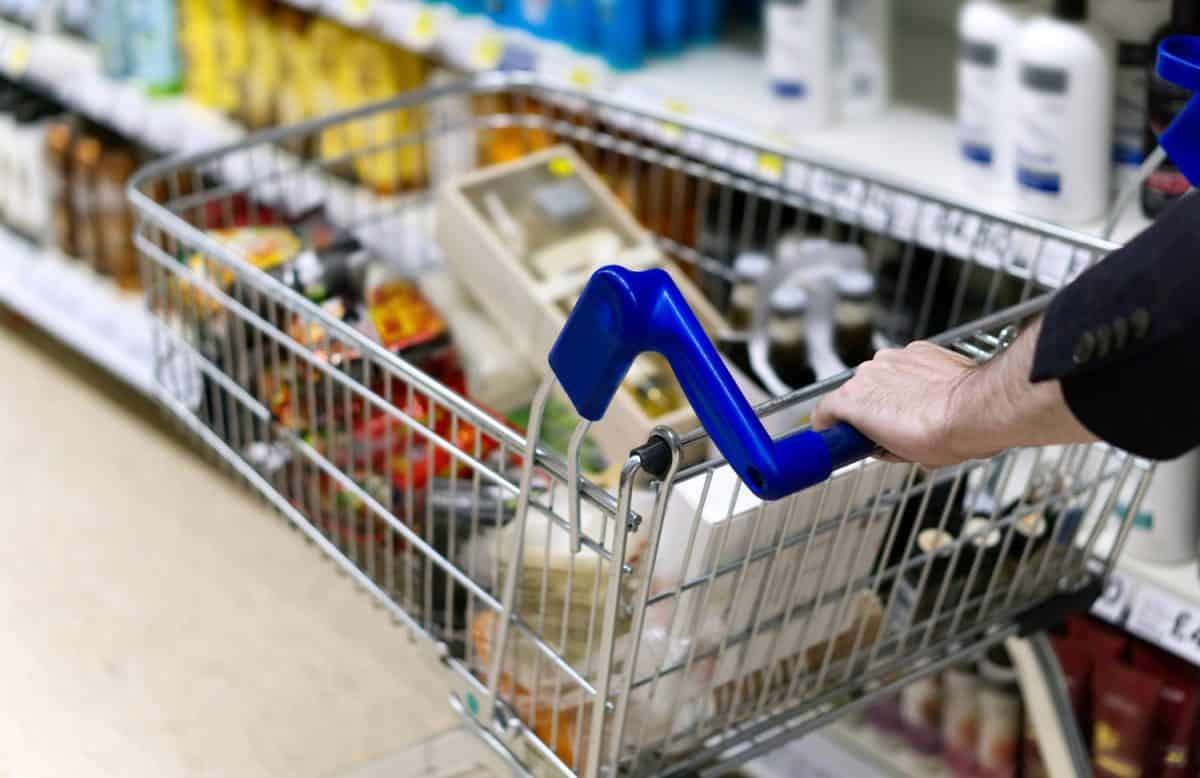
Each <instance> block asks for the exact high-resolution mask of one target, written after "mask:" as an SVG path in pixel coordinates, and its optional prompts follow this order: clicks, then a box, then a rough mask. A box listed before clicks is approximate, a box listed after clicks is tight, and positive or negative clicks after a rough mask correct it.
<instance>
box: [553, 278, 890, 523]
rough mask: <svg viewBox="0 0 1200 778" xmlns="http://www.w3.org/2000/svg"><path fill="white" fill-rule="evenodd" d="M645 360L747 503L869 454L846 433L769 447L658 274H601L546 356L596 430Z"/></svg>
mask: <svg viewBox="0 0 1200 778" xmlns="http://www.w3.org/2000/svg"><path fill="white" fill-rule="evenodd" d="M646 351H654V352H657V353H659V354H662V355H663V356H664V357H665V358H666V360H667V361H668V362H669V363H670V365H671V369H672V370H674V371H675V376H676V378H678V380H679V384H680V386H681V387H682V388H683V393H684V394H685V395H686V396H687V398H688V400H689V401H690V402H691V404H692V408H694V409H695V411H696V415H697V416H698V417H699V418H700V423H701V424H703V425H704V429H705V430H706V431H707V432H708V434H709V436H710V437H711V438H712V439H713V442H715V443H716V445H717V448H718V449H720V451H721V453H722V454H723V455H724V456H725V459H726V460H728V462H729V464H730V465H732V466H733V469H734V470H735V471H736V472H737V474H738V475H739V476H741V478H742V480H743V481H744V482H745V483H746V485H747V486H748V487H749V488H750V490H751V491H752V492H754V494H756V495H758V496H759V497H761V498H763V499H765V500H776V499H780V498H782V497H786V496H788V495H789V494H792V493H793V492H798V491H800V490H801V489H806V488H808V487H809V486H812V485H814V484H818V483H821V482H822V481H824V480H825V479H827V478H828V477H829V475H830V474H831V473H832V472H833V471H834V469H836V468H838V467H841V466H843V465H846V464H849V463H851V462H856V461H858V460H860V459H863V458H864V457H867V456H870V455H871V454H872V453H874V452H875V451H876V449H877V446H876V445H875V444H874V443H873V442H871V441H870V440H868V439H867V438H866V437H865V436H863V435H862V434H861V433H860V432H858V431H857V430H855V429H854V428H853V427H851V426H850V425H848V424H838V425H836V426H834V427H832V428H830V429H827V430H822V431H821V432H816V431H814V430H803V431H801V432H797V433H793V434H791V435H788V436H787V437H783V438H780V439H779V440H772V439H771V436H770V435H769V434H767V431H766V429H765V428H764V427H763V425H762V422H761V421H760V420H759V418H758V416H756V415H755V413H754V409H753V408H751V407H750V403H749V402H748V401H747V400H746V398H745V396H743V395H742V392H741V390H740V389H739V388H738V386H737V384H736V383H735V382H734V380H733V376H731V375H730V374H729V369H728V368H727V367H725V364H724V362H722V361H721V358H720V356H718V355H717V350H716V349H715V348H714V347H713V344H712V341H710V340H709V338H708V335H707V334H706V333H705V332H704V328H703V327H701V326H700V322H699V321H698V320H697V319H696V315H695V314H694V313H692V310H691V308H690V307H688V304H687V302H686V301H685V300H684V298H683V294H682V293H680V291H679V287H677V286H676V285H675V282H674V281H673V280H672V279H671V276H670V275H668V274H667V272H666V271H664V270H661V269H658V268H655V269H652V270H643V271H640V272H639V271H632V270H627V269H625V268H622V267H617V266H614V265H610V266H607V267H602V268H600V269H599V270H597V271H596V272H595V273H593V274H592V277H591V279H590V280H589V281H588V283H587V286H586V287H585V288H584V290H583V294H582V295H580V297H579V301H578V302H576V303H575V307H574V309H573V310H572V311H571V315H570V316H569V317H568V318H567V323H566V325H565V326H564V327H563V330H562V332H561V333H559V335H558V339H557V340H556V341H555V343H554V347H553V348H551V349H550V368H551V369H552V370H553V371H554V374H555V376H556V377H557V378H558V380H559V382H560V383H561V384H562V386H563V389H564V390H565V391H566V393H567V396H568V397H570V398H571V402H572V403H573V404H574V406H575V410H576V411H578V413H579V415H580V416H582V417H584V418H585V419H588V420H590V421H599V420H600V419H601V418H602V417H603V416H604V412H605V410H607V408H608V405H609V403H610V402H611V401H612V398H613V395H614V394H616V392H617V390H618V388H619V387H620V385H621V381H623V380H624V378H625V374H626V373H627V372H628V371H629V367H630V365H631V364H632V363H633V360H634V358H635V357H637V356H638V355H639V354H641V353H643V352H646Z"/></svg>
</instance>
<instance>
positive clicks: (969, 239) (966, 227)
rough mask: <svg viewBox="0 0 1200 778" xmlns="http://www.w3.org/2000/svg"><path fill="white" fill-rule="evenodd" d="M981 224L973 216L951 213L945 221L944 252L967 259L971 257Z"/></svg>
mask: <svg viewBox="0 0 1200 778" xmlns="http://www.w3.org/2000/svg"><path fill="white" fill-rule="evenodd" d="M981 226H982V222H981V221H980V219H979V217H978V216H976V215H975V214H971V213H964V212H962V211H951V212H950V216H949V218H948V219H947V220H946V228H947V232H946V251H947V252H948V253H950V254H952V255H953V256H956V257H961V258H963V259H967V258H969V257H971V256H972V253H973V251H974V249H975V244H976V241H977V240H978V238H979V229H980V227H981Z"/></svg>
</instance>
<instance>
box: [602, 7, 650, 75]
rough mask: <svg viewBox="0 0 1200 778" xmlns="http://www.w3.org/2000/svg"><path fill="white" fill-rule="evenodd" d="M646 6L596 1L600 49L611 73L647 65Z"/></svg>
mask: <svg viewBox="0 0 1200 778" xmlns="http://www.w3.org/2000/svg"><path fill="white" fill-rule="evenodd" d="M646 4H647V3H646V0H597V5H598V6H599V8H600V49H601V51H602V52H603V53H604V59H605V60H606V61H607V62H608V64H609V67H611V68H613V69H614V70H633V69H635V68H638V67H641V66H642V63H644V62H645V61H646V16H647V11H646Z"/></svg>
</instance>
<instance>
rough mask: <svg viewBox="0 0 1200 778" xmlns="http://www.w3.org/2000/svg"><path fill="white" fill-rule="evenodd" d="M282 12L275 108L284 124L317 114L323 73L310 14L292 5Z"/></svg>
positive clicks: (282, 9) (280, 16) (300, 120)
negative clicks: (319, 72) (318, 60)
mask: <svg viewBox="0 0 1200 778" xmlns="http://www.w3.org/2000/svg"><path fill="white" fill-rule="evenodd" d="M279 14H280V15H279V22H280V28H279V45H280V51H281V54H282V57H281V61H280V64H281V66H282V72H281V74H280V75H281V81H280V85H279V90H278V93H277V95H276V102H275V110H276V113H277V115H278V117H279V123H280V124H295V123H297V122H302V121H304V120H306V119H309V118H312V117H313V116H315V115H316V105H315V102H316V84H317V81H318V80H319V78H320V76H319V74H318V71H317V61H316V50H315V48H314V46H313V42H312V38H311V36H310V35H309V19H308V16H306V15H305V14H304V13H302V12H301V11H299V10H297V9H295V8H288V7H285V8H281V9H280V12H279ZM300 140H303V139H300ZM295 150H296V151H298V152H300V153H303V152H304V149H295Z"/></svg>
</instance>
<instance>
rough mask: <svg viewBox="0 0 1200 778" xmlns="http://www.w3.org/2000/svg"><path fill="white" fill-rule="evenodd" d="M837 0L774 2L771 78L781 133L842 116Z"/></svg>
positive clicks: (769, 20) (770, 7)
mask: <svg viewBox="0 0 1200 778" xmlns="http://www.w3.org/2000/svg"><path fill="white" fill-rule="evenodd" d="M835 23H836V15H835V12H834V0H769V2H768V3H767V8H766V37H767V40H766V50H767V78H768V80H769V86H770V89H771V94H772V95H774V97H775V105H776V107H777V109H778V115H779V122H780V126H779V129H780V131H782V132H787V133H793V132H796V131H802V130H811V129H815V128H818V127H825V126H828V125H829V124H830V123H832V122H833V120H834V118H835V113H836V94H837V83H836V78H835V74H834V65H835V49H834V35H835Z"/></svg>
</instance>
